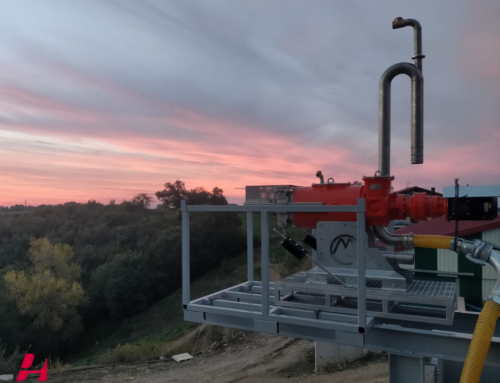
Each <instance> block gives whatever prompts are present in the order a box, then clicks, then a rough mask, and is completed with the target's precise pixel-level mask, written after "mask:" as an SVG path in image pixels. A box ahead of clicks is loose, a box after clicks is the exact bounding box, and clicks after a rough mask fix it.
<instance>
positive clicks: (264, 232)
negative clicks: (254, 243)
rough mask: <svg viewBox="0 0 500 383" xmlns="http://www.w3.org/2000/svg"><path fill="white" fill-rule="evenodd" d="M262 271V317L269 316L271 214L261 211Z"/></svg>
mask: <svg viewBox="0 0 500 383" xmlns="http://www.w3.org/2000/svg"><path fill="white" fill-rule="evenodd" d="M260 214H261V234H260V240H261V253H262V254H261V265H260V268H261V273H262V278H261V280H262V317H263V318H267V317H268V316H269V215H268V212H267V211H261V212H260Z"/></svg>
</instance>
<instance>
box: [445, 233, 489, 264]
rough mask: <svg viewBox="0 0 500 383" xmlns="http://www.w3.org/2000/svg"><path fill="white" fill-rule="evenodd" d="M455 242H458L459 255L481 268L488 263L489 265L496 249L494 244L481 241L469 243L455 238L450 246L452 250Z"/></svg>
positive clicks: (475, 240)
mask: <svg viewBox="0 0 500 383" xmlns="http://www.w3.org/2000/svg"><path fill="white" fill-rule="evenodd" d="M455 240H456V241H457V254H463V255H465V257H466V258H467V259H468V260H469V261H471V262H474V263H476V264H479V265H481V266H485V265H486V263H488V260H489V258H490V255H491V253H492V251H493V247H494V245H493V244H492V243H489V242H487V241H481V240H479V239H474V240H472V241H468V240H465V239H461V238H458V239H455V238H453V239H452V241H451V244H450V250H453V249H454V245H455Z"/></svg>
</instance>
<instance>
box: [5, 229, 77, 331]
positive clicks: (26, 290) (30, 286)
mask: <svg viewBox="0 0 500 383" xmlns="http://www.w3.org/2000/svg"><path fill="white" fill-rule="evenodd" d="M29 258H30V260H31V263H32V265H33V267H32V268H31V269H30V270H28V272H25V271H19V272H17V271H10V272H8V273H7V274H6V275H5V282H6V285H7V290H8V295H9V297H10V298H11V299H13V300H15V302H16V304H17V307H18V309H19V311H20V313H21V314H23V315H25V316H28V317H29V318H31V319H32V320H33V325H34V326H36V327H37V328H43V329H46V330H49V331H51V332H52V333H57V334H59V335H60V337H61V339H62V340H67V339H70V338H73V337H75V336H76V335H78V333H79V332H80V331H81V329H82V325H81V317H80V314H79V313H78V308H79V306H81V305H82V304H83V303H84V294H83V289H82V286H81V285H80V283H79V282H78V279H79V277H80V272H81V270H80V266H78V265H77V264H74V263H70V261H71V260H72V258H73V248H72V247H71V246H69V245H62V244H57V245H52V244H51V243H50V241H49V240H48V239H47V238H41V239H32V240H31V241H30V249H29Z"/></svg>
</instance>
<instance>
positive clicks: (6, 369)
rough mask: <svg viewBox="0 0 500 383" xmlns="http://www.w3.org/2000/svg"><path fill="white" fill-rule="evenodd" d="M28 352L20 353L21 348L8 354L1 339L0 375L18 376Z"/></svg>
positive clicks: (16, 348)
mask: <svg viewBox="0 0 500 383" xmlns="http://www.w3.org/2000/svg"><path fill="white" fill-rule="evenodd" d="M25 354H26V352H20V351H19V346H16V347H15V349H14V351H13V352H12V353H10V354H7V348H6V346H5V345H4V344H3V343H2V340H1V339H0V375H3V374H17V372H18V371H19V368H20V367H21V363H22V361H23V358H24V355H25Z"/></svg>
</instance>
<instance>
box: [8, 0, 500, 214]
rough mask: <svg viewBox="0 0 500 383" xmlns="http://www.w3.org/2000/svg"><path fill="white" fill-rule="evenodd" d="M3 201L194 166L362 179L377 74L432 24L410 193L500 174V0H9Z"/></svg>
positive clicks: (227, 184) (144, 183) (404, 157)
mask: <svg viewBox="0 0 500 383" xmlns="http://www.w3.org/2000/svg"><path fill="white" fill-rule="evenodd" d="M0 4H1V7H2V12H1V13H0V47H1V49H0V205H3V206H10V205H13V204H18V203H21V204H24V203H25V201H26V203H27V204H28V205H39V204H59V203H64V202H68V201H76V202H86V201H87V200H89V199H95V200H97V201H100V202H102V203H108V202H109V201H110V200H111V199H115V200H116V201H117V202H119V201H122V200H128V199H131V198H132V197H133V196H134V195H136V194H138V193H150V194H154V193H155V192H156V191H158V190H161V189H162V188H163V184H164V183H165V182H173V181H175V180H177V179H180V180H182V181H184V182H185V183H186V186H187V188H194V187H198V186H202V187H205V188H206V189H208V190H211V189H212V188H213V187H214V186H218V187H220V188H222V189H223V190H224V194H225V195H226V196H227V197H228V199H229V201H230V202H233V203H242V202H243V200H244V187H245V186H246V185H280V184H281V185H283V184H293V185H300V186H308V185H310V184H311V183H314V182H317V179H316V178H315V173H316V171H317V170H321V171H322V172H323V174H324V175H325V177H327V178H328V177H332V178H334V179H335V182H353V181H356V180H361V178H362V177H363V176H364V175H366V176H371V175H373V174H374V173H375V171H376V170H377V169H378V163H377V153H378V144H377V142H378V82H379V79H380V76H381V75H382V73H383V72H384V71H385V70H386V69H387V68H388V67H389V66H391V65H393V64H395V63H398V62H412V60H411V57H412V56H413V29H412V28H410V27H408V28H404V29H397V30H393V29H392V24H391V23H392V20H393V19H394V18H395V17H398V16H401V17H404V18H414V19H417V20H419V21H420V23H421V24H422V28H423V53H424V54H425V55H426V58H425V59H424V60H423V74H424V79H425V86H424V104H425V107H424V110H425V112H424V113H425V119H424V164H422V165H411V164H410V80H409V78H408V77H407V76H398V77H397V78H396V79H394V81H393V85H392V133H391V141H392V148H391V173H392V174H393V175H394V176H395V180H394V183H393V185H394V187H395V188H396V189H399V188H404V187H406V186H407V185H409V186H417V185H418V186H420V187H425V188H430V187H436V189H437V190H438V191H442V187H443V186H451V185H453V183H454V179H455V178H459V179H460V183H461V184H470V185H491V184H498V183H500V166H499V164H500V23H498V19H499V16H500V2H499V1H496V0H491V1H489V0H481V1H475V2H472V1H465V0H462V1H457V0H447V1H439V2H437V1H434V0H432V1H427V0H426V1H400V0H398V1H396V0H394V1H386V0H381V1H380V0H379V1H376V2H375V1H361V0H356V1H349V2H346V1H331V0H325V1H320V0H311V1H294V0H286V1H285V0H279V1H278V0H266V1H256V0H246V1H245V0H211V1H205V0H198V1H196V0H177V1H176V0H169V1H144V0H143V1H133V0H114V1H113V0H106V1H104V0H101V1H94V0H72V1H66V0H47V1H43V2H41V1H36V0H25V1H14V0H0Z"/></svg>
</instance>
